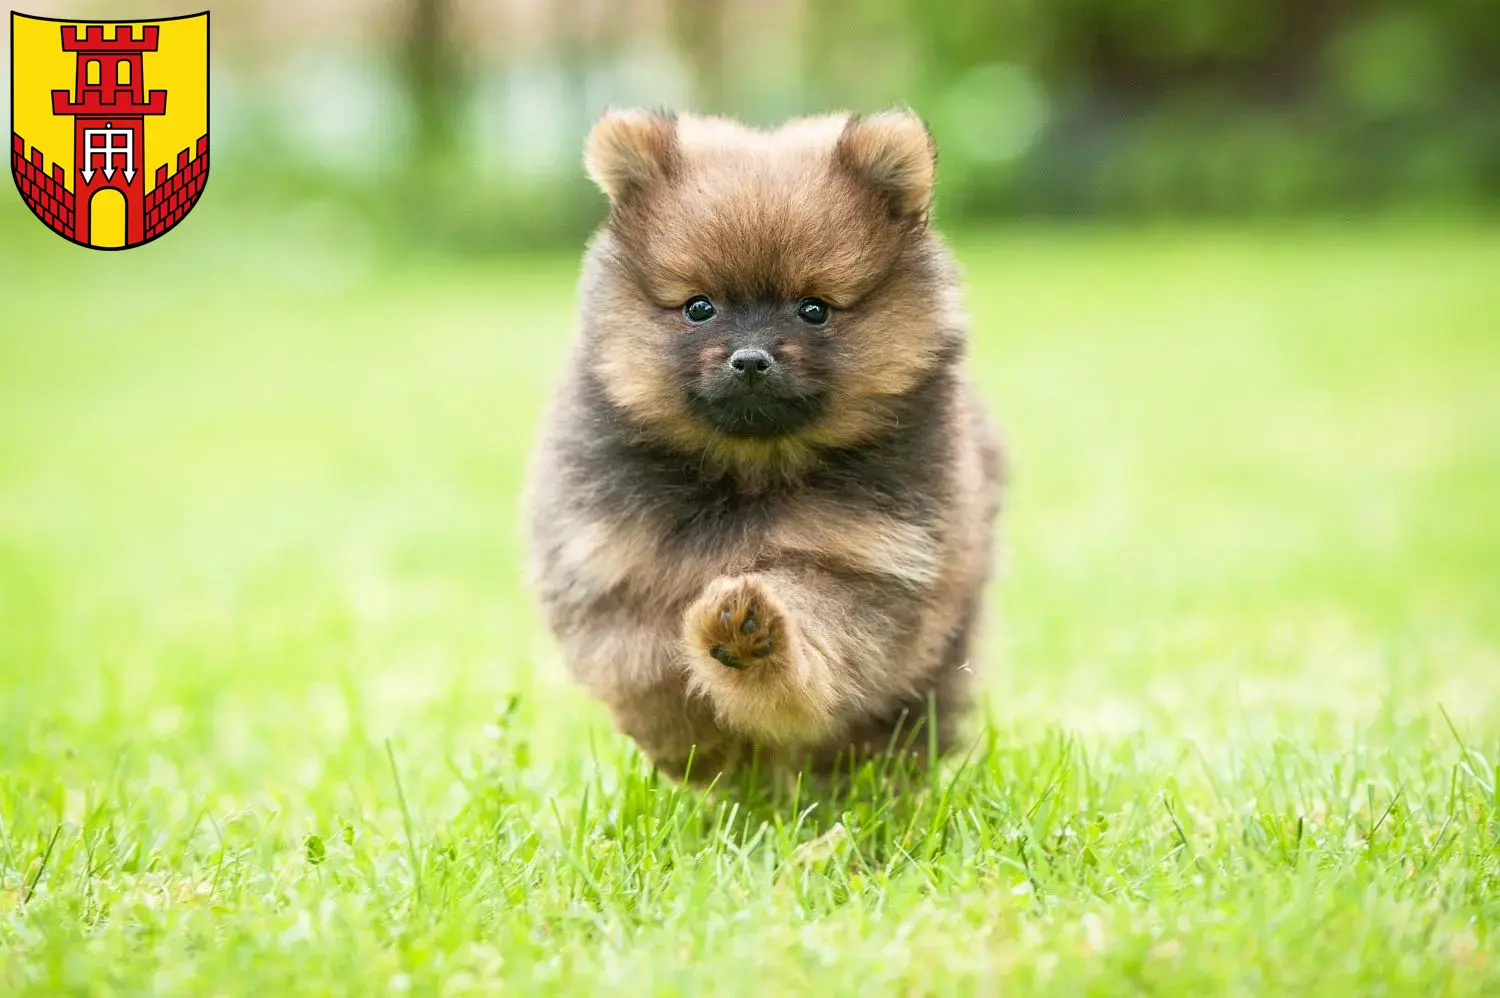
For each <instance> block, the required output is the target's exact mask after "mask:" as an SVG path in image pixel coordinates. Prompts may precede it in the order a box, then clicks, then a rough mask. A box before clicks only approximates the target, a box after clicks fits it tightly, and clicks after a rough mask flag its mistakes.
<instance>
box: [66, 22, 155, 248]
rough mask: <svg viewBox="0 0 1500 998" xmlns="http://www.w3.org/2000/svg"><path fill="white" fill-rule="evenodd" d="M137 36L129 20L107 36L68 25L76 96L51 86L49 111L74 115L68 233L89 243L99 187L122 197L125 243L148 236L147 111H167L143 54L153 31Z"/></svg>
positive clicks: (149, 49)
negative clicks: (149, 80)
mask: <svg viewBox="0 0 1500 998" xmlns="http://www.w3.org/2000/svg"><path fill="white" fill-rule="evenodd" d="M141 33H142V37H140V38H135V37H134V32H133V30H132V28H131V26H130V25H125V24H122V25H117V26H115V29H114V37H113V38H111V39H110V40H108V41H106V40H105V38H104V28H103V26H101V25H96V24H91V25H89V26H88V27H87V28H86V29H85V31H84V34H83V37H82V38H80V37H79V36H78V29H77V28H76V27H73V26H72V25H65V26H64V27H63V29H62V47H63V50H64V51H65V52H74V53H76V54H77V59H78V74H77V77H76V84H75V87H74V92H75V93H76V94H77V97H76V98H75V97H74V96H73V94H70V93H69V92H68V91H66V90H54V91H52V113H53V114H60V115H72V116H73V168H74V170H75V177H74V188H73V191H74V202H73V203H74V206H75V210H74V212H73V230H74V231H73V238H74V239H76V240H77V241H78V242H80V243H83V244H84V245H88V243H89V242H90V240H89V215H90V211H89V207H90V203H91V202H92V201H93V199H94V196H95V195H96V194H98V193H99V192H100V191H103V190H107V189H110V188H113V189H115V190H118V191H119V192H120V193H121V194H123V195H124V196H125V243H126V245H130V244H133V243H137V242H140V241H141V240H142V239H144V238H145V230H146V194H145V192H146V173H147V168H146V116H147V115H158V114H165V113H166V111H167V92H166V91H165V90H151V91H148V90H146V84H145V80H144V78H143V76H142V73H141V57H142V55H143V54H144V53H146V52H155V51H156V42H157V28H156V26H155V25H146V26H143V27H142V29H141Z"/></svg>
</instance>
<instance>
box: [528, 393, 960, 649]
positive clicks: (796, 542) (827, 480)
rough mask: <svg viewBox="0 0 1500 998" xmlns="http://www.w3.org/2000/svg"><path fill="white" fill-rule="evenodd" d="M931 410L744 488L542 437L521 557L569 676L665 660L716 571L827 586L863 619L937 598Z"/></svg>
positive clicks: (694, 467) (935, 425)
mask: <svg viewBox="0 0 1500 998" xmlns="http://www.w3.org/2000/svg"><path fill="white" fill-rule="evenodd" d="M943 408H945V407H944V406H942V405H941V404H940V403H939V404H937V405H929V406H928V407H927V409H926V411H924V412H923V414H922V415H923V418H920V419H916V420H914V421H913V422H911V423H910V424H908V426H907V427H906V429H905V430H904V431H903V432H901V433H900V434H898V435H896V436H893V437H892V438H890V439H887V440H885V441H883V442H882V443H881V444H880V445H879V446H875V447H867V448H856V449H851V450H848V451H842V452H832V453H829V454H825V455H822V456H821V458H820V461H819V463H818V464H817V465H816V466H815V467H813V468H811V469H808V470H807V471H805V472H804V473H803V474H801V475H799V476H797V477H795V478H792V479H789V480H785V481H776V482H772V483H769V484H765V483H761V484H758V485H755V486H753V487H747V485H746V484H745V483H744V482H743V480H741V479H739V478H736V477H735V476H733V475H729V474H712V473H711V472H710V471H708V470H707V469H705V468H704V467H703V466H702V464H701V462H699V461H697V460H695V459H693V458H691V457H683V456H682V455H677V454H673V453H670V452H664V451H658V450H654V449H652V448H650V447H649V446H645V445H641V444H637V443H633V442H631V441H629V440H627V439H622V438H620V437H618V436H617V435H615V434H614V433H611V432H609V431H605V432H602V433H601V432H599V430H600V427H601V423H600V422H596V421H595V420H593V419H589V418H582V419H576V420H575V421H574V422H573V423H572V425H573V427H574V428H575V429H576V430H577V432H576V433H565V434H563V437H564V439H563V440H560V441H558V443H559V444H560V446H559V448H558V450H557V451H556V452H555V456H556V457H558V458H560V461H559V466H558V467H556V468H555V469H554V473H553V476H552V478H553V481H554V482H555V483H556V485H557V488H556V490H555V491H553V496H552V498H553V500H554V501H553V503H552V515H551V516H550V517H547V519H550V520H551V521H552V522H551V523H550V524H548V525H547V527H546V528H545V529H544V530H543V534H544V543H543V544H542V545H541V548H540V550H539V551H538V552H537V554H538V556H539V560H540V561H541V562H542V564H540V565H538V566H537V568H538V569H539V571H538V579H537V581H538V583H539V588H540V589H541V594H542V598H543V604H544V606H545V607H546V608H547V612H548V614H549V616H550V617H551V619H552V623H553V625H554V627H556V628H557V629H558V630H559V632H560V633H562V634H563V635H574V636H576V641H569V640H568V639H567V638H566V637H565V641H566V642H567V643H568V644H570V645H572V648H571V649H570V651H571V655H570V657H571V658H572V659H573V662H574V665H575V667H577V668H578V669H579V671H580V672H582V673H583V674H584V678H585V679H587V678H588V674H589V673H592V672H594V671H595V670H596V669H597V670H610V671H613V670H616V669H620V668H624V669H626V670H627V671H631V672H636V673H641V672H643V671H655V670H656V669H659V668H661V667H663V666H665V665H668V664H669V663H667V662H664V661H661V660H662V659H663V658H664V657H665V658H670V654H669V653H668V652H667V651H666V649H667V648H668V647H670V646H671V644H672V642H673V641H674V640H675V638H676V635H677V632H678V630H679V628H680V619H681V613H682V611H683V609H684V607H685V606H686V605H687V604H688V603H690V602H691V601H692V600H693V599H694V598H695V597H696V596H697V595H698V594H699V593H700V592H702V590H703V587H704V586H705V585H706V584H707V583H708V582H710V581H711V580H713V579H714V578H716V577H719V576H724V575H736V574H740V573H745V572H755V571H764V570H768V569H773V568H774V569H782V570H793V571H805V572H811V573H817V574H820V575H823V576H825V577H829V576H831V577H832V578H833V579H836V580H837V582H838V584H840V585H842V586H846V587H851V588H853V589H855V590H856V591H858V592H859V593H860V594H861V597H862V599H863V600H864V601H865V602H866V603H867V604H868V606H869V611H870V612H871V613H872V614H883V615H885V616H887V617H892V618H898V617H908V616H910V617H913V618H914V617H915V615H916V614H917V612H918V609H919V607H920V606H921V605H922V604H924V603H926V602H927V601H928V599H929V598H930V597H931V596H932V595H933V594H934V593H935V592H936V591H937V590H938V589H939V588H941V585H942V582H943V576H944V574H945V563H946V562H947V561H948V560H949V559H948V558H947V556H946V554H945V552H946V551H947V549H948V548H949V547H950V545H951V541H952V537H951V536H950V535H951V531H950V530H949V529H948V527H949V524H948V523H947V519H948V517H946V516H945V515H944V514H945V511H946V509H947V507H948V503H947V501H946V494H947V493H948V492H949V491H950V490H951V488H952V484H951V483H950V482H949V481H948V477H947V476H948V470H949V468H950V467H951V464H950V462H948V461H947V460H946V459H945V458H946V452H947V450H948V448H949V445H950V443H951V441H948V440H946V439H945V436H944V434H943V433H942V432H941V426H942V422H943V416H944V414H943V412H942V411H941V410H942V409H943ZM586 411H587V409H585V411H584V412H580V411H578V410H575V411H574V416H575V417H578V416H584V415H585V412H586ZM632 640H633V641H635V644H634V645H631V646H630V647H629V648H628V649H627V647H626V643H628V642H630V641H632ZM893 651H898V649H893Z"/></svg>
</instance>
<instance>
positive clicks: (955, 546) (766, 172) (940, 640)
mask: <svg viewBox="0 0 1500 998" xmlns="http://www.w3.org/2000/svg"><path fill="white" fill-rule="evenodd" d="M585 165H586V167H587V170H588V173H589V176H590V177H591V178H592V179H593V180H594V182H595V183H596V184H598V186H599V187H600V188H601V189H602V190H603V192H604V194H605V195H606V196H607V197H608V199H609V202H610V208H611V212H610V217H609V220H608V222H607V224H605V225H604V226H603V227H602V228H601V229H600V230H599V231H598V232H597V233H596V234H595V236H594V238H593V239H592V240H591V242H590V243H589V246H588V250H587V253H586V255H585V258H584V266H583V273H582V279H581V287H580V291H581V294H580V302H581V313H580V315H579V327H578V333H577V335H576V337H575V339H574V343H573V350H572V354H571V358H570V361H569V363H568V364H567V365H566V370H565V373H564V375H563V377H562V381H561V384H560V385H559V386H558V389H557V391H556V394H555V396H554V399H553V404H552V408H551V412H550V414H549V417H548V419H547V420H546V422H545V424H544V425H545V428H544V431H543V432H542V434H541V438H540V441H539V444H538V446H537V448H536V450H535V452H534V458H533V462H532V465H531V468H530V470H529V474H528V478H529V485H528V490H527V497H526V502H525V505H526V516H527V523H528V531H529V535H530V552H529V558H530V573H531V579H530V581H531V584H532V587H533V589H534V591H535V592H536V594H537V596H538V599H539V603H540V606H541V608H542V610H543V613H544V616H545V618H546V620H547V622H548V625H549V626H550V628H551V629H552V631H553V632H554V633H555V635H556V636H557V638H558V640H559V641H560V643H561V646H562V649H563V652H564V655H565V657H566V659H567V662H568V665H569V668H570V670H571V672H572V674H573V675H574V676H575V677H576V679H578V680H579V681H581V682H582V684H583V685H584V686H585V687H586V688H587V689H588V690H589V691H591V693H592V694H593V695H594V696H596V697H597V698H599V699H600V700H602V701H603V702H604V703H605V704H607V705H608V707H609V709H610V711H611V712H612V714H613V717H614V719H615V722H616V724H617V726H618V727H619V728H620V730H622V731H623V732H625V733H626V734H628V735H629V736H630V737H631V738H632V739H634V741H635V742H636V744H637V745H639V746H640V748H641V750H642V751H643V752H644V753H645V754H646V755H647V756H648V757H649V758H650V759H651V760H652V761H653V762H654V763H655V764H656V765H657V766H658V767H659V768H660V769H661V770H662V771H664V772H666V773H667V774H669V775H670V776H672V777H674V778H678V779H681V778H683V777H685V776H689V773H688V770H689V761H690V760H692V761H691V776H690V778H693V779H710V778H712V777H713V776H715V775H716V774H718V773H720V772H723V771H726V770H729V769H732V768H733V767H734V766H735V765H736V764H737V763H739V762H743V761H744V760H747V759H748V758H749V756H750V754H751V752H752V751H753V752H755V753H758V754H759V755H760V757H761V758H762V759H763V760H768V761H769V763H770V765H771V767H772V768H781V769H788V768H790V767H808V768H809V769H810V770H812V771H820V770H821V771H827V770H829V769H830V768H832V767H835V766H838V765H841V764H842V763H843V762H844V761H845V760H846V759H847V758H848V757H849V754H850V753H853V754H854V755H862V754H870V753H880V752H885V751H887V750H888V749H889V747H890V746H891V745H892V743H893V742H898V743H900V744H910V745H913V746H916V752H917V754H918V755H921V754H922V753H923V752H925V749H926V748H927V744H928V742H929V740H932V741H935V742H936V744H937V745H938V746H939V748H940V749H941V748H946V747H947V746H949V745H950V744H951V743H952V742H953V740H954V738H955V735H956V732H957V727H956V725H957V724H958V723H959V722H960V721H961V720H962V718H963V717H964V714H965V711H966V708H967V706H968V700H969V697H968V688H969V680H970V678H971V669H970V667H969V660H970V649H971V645H972V644H973V642H974V639H975V634H976V631H977V627H978V624H979V618H980V616H981V607H982V602H983V600H982V590H983V587H984V585H985V582H986V579H987V576H988V574H989V568H990V557H991V534H992V524H993V521H994V519H995V517H996V514H997V512H998V509H999V498H1000V485H1001V477H1002V476H1001V456H1000V447H999V442H998V440H997V437H996V435H995V433H994V431H993V429H992V427H991V423H990V421H989V418H988V416H987V415H986V413H985V411H984V409H983V408H982V406H981V405H980V403H979V401H978V400H977V398H976V396H975V392H974V389H973V388H972V386H971V384H970V382H969V379H968V376H967V374H966V371H965V366H964V365H965V361H964V354H965V317H964V315H963V313H962V310H961V306H960V302H959V282H958V277H957V273H956V268H955V266H954V264H953V262H952V260H951V258H950V256H949V254H948V253H947V251H946V250H945V249H944V247H943V246H942V244H941V243H940V241H939V239H938V238H937V236H936V235H934V233H933V232H932V230H931V229H930V227H929V225H928V211H929V206H930V204H931V200H932V187H933V175H934V170H935V165H936V156H935V150H934V147H933V143H932V140H931V137H930V135H929V133H928V131H927V128H926V126H925V125H924V124H923V123H922V121H921V120H920V119H919V118H918V117H917V116H916V115H914V114H912V113H909V112H905V111H896V112H888V113H883V114H877V115H874V116H870V117H860V116H853V115H835V116H828V117H818V118H807V119H799V120H794V121H791V122H789V123H787V124H784V125H782V126H781V127H780V128H777V129H775V130H774V131H760V130H756V129H752V128H749V127H745V126H743V125H740V124H738V123H736V122H733V121H730V120H726V119H722V118H709V117H694V116H686V115H683V116H677V117H673V116H667V115H660V114H654V113H648V112H643V111H612V112H609V113H607V114H605V115H604V116H603V117H602V118H601V119H600V120H599V121H598V123H597V124H596V125H595V126H594V129H593V131H592V133H591V134H590V136H589V139H588V145H587V151H586V155H585ZM930 707H935V711H932V710H930ZM934 713H935V716H936V717H937V720H938V724H937V730H936V732H925V733H923V734H921V735H920V736H919V737H916V738H913V739H908V738H907V737H906V735H911V734H915V733H916V732H918V731H921V730H922V725H923V724H925V723H926V722H927V719H928V718H929V716H932V714H934ZM901 732H905V734H904V735H903V734H901ZM897 747H898V748H899V747H900V746H899V744H898V746H897Z"/></svg>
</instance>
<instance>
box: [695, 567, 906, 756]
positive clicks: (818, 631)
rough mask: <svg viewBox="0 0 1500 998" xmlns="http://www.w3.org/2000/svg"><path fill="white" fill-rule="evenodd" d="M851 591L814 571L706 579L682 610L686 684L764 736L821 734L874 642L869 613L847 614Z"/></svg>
mask: <svg viewBox="0 0 1500 998" xmlns="http://www.w3.org/2000/svg"><path fill="white" fill-rule="evenodd" d="M852 595H853V594H851V593H849V592H846V591H844V590H843V589H842V587H841V586H840V585H839V583H837V582H836V581H835V580H833V579H830V578H826V577H823V576H821V575H819V574H813V575H809V576H807V577H799V576H797V575H793V574H792V573H782V572H757V573H751V574H747V575H734V576H721V577H720V578H717V579H715V580H714V581H712V582H710V583H709V584H708V585H707V586H706V587H705V588H704V591H703V593H702V595H700V596H699V598H698V599H697V600H696V601H695V602H694V603H693V604H692V605H691V606H690V607H689V608H688V610H687V612H686V614H684V617H683V634H682V636H683V641H684V643H685V644H686V654H687V658H688V677H689V683H690V684H691V685H692V686H693V687H694V688H695V689H696V690H698V691H699V692H701V693H703V694H705V695H707V697H708V698H709V700H710V701H711V702H712V703H713V705H714V711H715V713H716V715H717V716H718V719H719V722H720V723H721V724H723V725H725V726H726V727H728V728H731V729H734V730H736V731H739V732H742V733H743V734H745V735H748V736H750V737H751V738H754V739H756V740H758V741H762V742H766V743H769V744H773V745H782V746H798V745H811V744H816V743H818V742H820V741H822V740H823V739H825V738H827V737H829V736H831V735H833V734H834V733H836V731H837V729H838V728H839V727H840V726H841V725H842V724H843V723H844V720H845V719H846V717H847V714H848V711H847V709H846V708H847V707H848V706H850V704H851V703H852V702H853V701H854V700H855V699H856V698H857V697H858V695H859V690H858V689H857V687H856V679H857V677H858V676H859V675H860V673H861V671H862V670H861V668H860V666H861V663H860V661H859V659H860V658H861V657H864V656H868V655H870V654H874V653H876V650H877V648H878V647H879V645H880V644H882V643H883V642H882V640H881V639H882V637H884V636H883V635H879V634H876V633H871V631H872V628H871V627H870V624H871V623H872V618H871V617H869V616H867V617H866V618H865V619H864V620H863V621H862V622H856V621H855V620H854V619H853V618H854V616H855V613H854V609H855V608H854V606H853V604H852V601H851V600H852ZM876 619H878V618H876ZM875 630H879V628H875Z"/></svg>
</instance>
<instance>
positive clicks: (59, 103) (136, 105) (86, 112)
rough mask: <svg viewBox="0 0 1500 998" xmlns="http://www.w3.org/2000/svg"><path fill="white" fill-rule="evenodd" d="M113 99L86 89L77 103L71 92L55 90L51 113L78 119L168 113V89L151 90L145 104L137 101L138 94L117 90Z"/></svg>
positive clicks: (96, 91)
mask: <svg viewBox="0 0 1500 998" xmlns="http://www.w3.org/2000/svg"><path fill="white" fill-rule="evenodd" d="M111 96H113V97H114V100H105V99H104V94H103V92H102V91H99V90H94V89H91V88H85V89H84V90H82V91H81V92H80V93H79V95H78V100H76V101H75V100H73V99H72V98H73V95H72V94H71V93H69V92H68V91H66V90H54V91H52V113H53V114H72V115H77V116H78V117H94V116H101V115H114V116H115V117H117V118H139V117H141V116H142V115H146V114H166V113H167V92H166V91H165V90H148V91H147V92H146V99H145V100H144V101H137V100H136V99H135V95H134V94H133V93H131V92H130V91H129V90H116V91H115V92H114V93H113V94H112V95H111Z"/></svg>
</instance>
